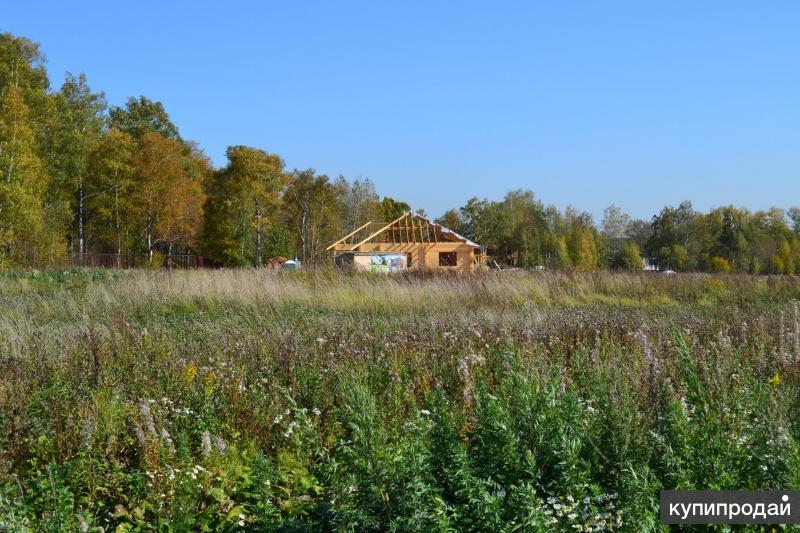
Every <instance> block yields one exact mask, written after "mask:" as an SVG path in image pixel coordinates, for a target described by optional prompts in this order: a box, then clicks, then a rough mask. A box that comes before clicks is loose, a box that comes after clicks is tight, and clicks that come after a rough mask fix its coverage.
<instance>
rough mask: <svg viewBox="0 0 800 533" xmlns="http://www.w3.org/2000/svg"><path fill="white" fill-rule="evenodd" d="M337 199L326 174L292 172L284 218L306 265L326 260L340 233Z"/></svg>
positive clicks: (312, 171) (285, 199) (301, 171)
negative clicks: (329, 245) (326, 251)
mask: <svg viewBox="0 0 800 533" xmlns="http://www.w3.org/2000/svg"><path fill="white" fill-rule="evenodd" d="M335 200H336V191H335V189H334V187H333V186H332V185H331V183H330V181H329V180H328V177H327V176H325V175H324V174H323V175H317V174H316V173H315V172H314V170H312V169H308V170H294V171H292V173H291V175H290V180H289V184H288V186H287V187H286V192H285V193H284V217H285V219H286V225H287V226H288V227H289V229H290V231H291V232H292V236H293V238H294V240H295V249H296V250H297V251H298V252H299V255H300V258H301V260H302V261H303V263H305V264H307V265H310V266H316V265H319V264H322V263H324V262H325V261H326V260H327V254H326V253H325V248H326V246H327V245H328V244H329V243H331V242H333V241H335V240H336V238H337V237H338V236H339V235H340V232H341V226H340V223H339V220H338V217H337V215H338V213H337V209H336V201H335ZM398 216H399V215H398ZM395 218H397V217H395Z"/></svg>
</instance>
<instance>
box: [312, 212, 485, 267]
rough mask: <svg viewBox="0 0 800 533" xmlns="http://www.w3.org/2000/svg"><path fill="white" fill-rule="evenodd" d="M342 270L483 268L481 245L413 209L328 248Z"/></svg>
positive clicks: (368, 225) (371, 224) (365, 227)
mask: <svg viewBox="0 0 800 533" xmlns="http://www.w3.org/2000/svg"><path fill="white" fill-rule="evenodd" d="M327 250H328V251H330V252H332V253H333V256H334V260H335V264H336V265H337V266H338V267H339V268H342V269H352V270H355V271H365V272H404V271H414V270H444V271H455V272H475V271H479V270H482V269H484V268H485V255H484V254H482V253H481V246H480V245H479V244H477V243H475V242H473V241H471V240H469V239H467V238H466V237H463V236H461V235H459V234H458V233H456V232H455V231H453V230H451V229H449V228H446V227H444V226H442V225H441V224H437V223H436V222H433V221H431V220H429V219H428V218H427V217H425V216H423V215H421V214H419V213H414V212H411V211H409V212H407V213H404V214H403V215H402V216H400V217H398V218H397V219H395V220H393V221H391V222H373V221H370V222H367V223H366V224H364V225H362V226H360V227H358V228H356V229H355V230H353V231H352V232H350V233H348V234H347V235H345V236H344V237H342V238H341V239H339V240H338V241H336V242H334V243H333V244H331V245H330V246H328V248H327Z"/></svg>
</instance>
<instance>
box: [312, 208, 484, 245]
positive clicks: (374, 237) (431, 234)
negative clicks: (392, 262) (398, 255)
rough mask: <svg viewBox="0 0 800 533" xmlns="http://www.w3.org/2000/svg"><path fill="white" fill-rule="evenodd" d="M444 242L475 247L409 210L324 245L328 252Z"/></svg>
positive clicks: (366, 225)
mask: <svg viewBox="0 0 800 533" xmlns="http://www.w3.org/2000/svg"><path fill="white" fill-rule="evenodd" d="M448 242H449V243H452V242H463V243H466V244H469V245H470V246H473V247H476V248H477V247H478V245H477V244H475V243H474V242H472V241H470V240H469V239H467V238H465V237H462V236H461V235H459V234H457V233H456V232H454V231H452V230H450V229H447V228H445V227H444V226H442V225H440V224H437V223H435V222H431V221H430V220H428V219H427V218H425V217H424V216H422V215H420V214H417V213H412V212H410V211H409V212H407V213H404V214H403V215H401V216H400V217H398V218H397V219H395V220H393V221H391V222H388V223H384V222H367V223H366V224H364V225H363V226H361V227H359V228H357V229H355V230H354V231H352V232H350V233H349V234H347V235H345V236H344V237H342V238H341V239H339V240H338V241H336V242H335V243H333V244H331V245H330V246H328V250H336V251H356V250H358V248H359V247H360V246H361V245H362V244H366V243H392V244H438V243H448Z"/></svg>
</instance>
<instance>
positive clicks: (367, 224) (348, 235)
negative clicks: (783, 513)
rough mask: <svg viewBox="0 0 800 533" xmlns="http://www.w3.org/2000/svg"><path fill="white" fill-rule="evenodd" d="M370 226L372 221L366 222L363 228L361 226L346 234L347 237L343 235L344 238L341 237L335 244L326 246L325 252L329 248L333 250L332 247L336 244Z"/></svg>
mask: <svg viewBox="0 0 800 533" xmlns="http://www.w3.org/2000/svg"><path fill="white" fill-rule="evenodd" d="M370 224H372V221H369V222H367V223H366V224H364V225H363V226H361V227H360V228H358V229H354V230H353V231H351V232H350V233H348V234H347V235H345V236H344V237H342V238H341V239H339V240H338V241H336V242H335V243H333V244H331V245H330V246H328V247H327V248H325V249H326V250H330V249H331V248H333V247H334V246H336V245H337V244H340V243H341V242H342V241H345V240H347V239H348V238H350V237H352V236H353V235H355V234H356V233H358V232H359V231H361V230H362V229H364V228H366V227H367V226H369V225H370Z"/></svg>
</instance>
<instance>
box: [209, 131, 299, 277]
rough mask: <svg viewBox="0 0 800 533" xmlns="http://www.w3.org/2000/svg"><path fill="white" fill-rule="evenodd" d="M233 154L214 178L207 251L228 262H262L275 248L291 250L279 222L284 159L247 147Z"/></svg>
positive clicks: (231, 150)
mask: <svg viewBox="0 0 800 533" xmlns="http://www.w3.org/2000/svg"><path fill="white" fill-rule="evenodd" d="M227 156H228V164H227V166H226V167H225V168H224V169H222V170H221V171H219V172H218V173H216V174H215V175H214V176H213V177H212V178H211V180H210V182H208V201H207V202H206V219H205V223H204V236H205V237H204V246H205V253H206V254H208V255H209V256H211V257H213V258H215V259H216V260H217V261H221V262H223V263H225V264H234V265H262V264H263V263H264V261H265V260H266V259H268V258H269V257H270V254H272V253H274V250H275V248H278V249H281V250H285V248H286V247H285V246H283V245H282V244H280V242H281V239H282V236H281V234H282V231H283V230H282V228H281V227H280V224H279V220H278V218H279V207H280V201H281V199H280V195H281V191H282V188H283V186H284V184H285V182H286V175H285V173H284V169H283V166H284V165H283V161H282V160H281V158H280V157H278V156H277V155H273V154H269V153H267V152H265V151H263V150H259V149H256V148H250V147H247V146H231V147H229V148H228V150H227ZM268 234H269V235H270V236H269V240H270V242H269V243H268V242H267V241H268Z"/></svg>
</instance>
